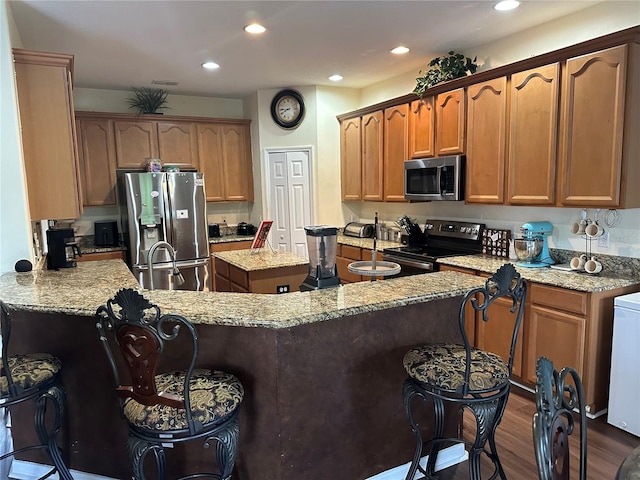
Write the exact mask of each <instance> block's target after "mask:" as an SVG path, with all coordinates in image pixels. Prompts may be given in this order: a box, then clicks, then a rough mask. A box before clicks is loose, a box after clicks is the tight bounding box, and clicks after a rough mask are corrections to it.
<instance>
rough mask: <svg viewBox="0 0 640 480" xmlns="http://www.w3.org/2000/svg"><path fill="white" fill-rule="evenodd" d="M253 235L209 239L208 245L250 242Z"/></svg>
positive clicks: (233, 235) (234, 235)
mask: <svg viewBox="0 0 640 480" xmlns="http://www.w3.org/2000/svg"><path fill="white" fill-rule="evenodd" d="M253 237H255V235H237V234H232V235H224V236H222V237H209V243H210V244H211V243H229V242H251V241H253Z"/></svg>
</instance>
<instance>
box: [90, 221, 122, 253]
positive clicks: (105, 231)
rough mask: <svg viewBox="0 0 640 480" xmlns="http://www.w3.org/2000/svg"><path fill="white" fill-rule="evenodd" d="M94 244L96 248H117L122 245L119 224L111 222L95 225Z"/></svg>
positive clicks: (96, 223) (95, 223)
mask: <svg viewBox="0 0 640 480" xmlns="http://www.w3.org/2000/svg"><path fill="white" fill-rule="evenodd" d="M93 235H94V236H93V242H94V245H95V246H96V247H117V246H118V245H120V236H119V235H118V222H117V221H116V220H110V221H105V222H94V223H93Z"/></svg>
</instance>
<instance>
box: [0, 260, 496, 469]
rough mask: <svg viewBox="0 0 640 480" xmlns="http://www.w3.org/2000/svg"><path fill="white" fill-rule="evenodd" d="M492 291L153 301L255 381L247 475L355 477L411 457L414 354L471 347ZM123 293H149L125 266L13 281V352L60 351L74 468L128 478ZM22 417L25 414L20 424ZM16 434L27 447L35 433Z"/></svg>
mask: <svg viewBox="0 0 640 480" xmlns="http://www.w3.org/2000/svg"><path fill="white" fill-rule="evenodd" d="M482 283H483V280H482V279H480V278H477V277H474V276H471V275H465V274H460V273H456V272H442V273H436V274H430V275H420V276H414V277H406V278H398V279H390V280H385V281H384V282H362V283H358V284H352V285H345V286H343V287H335V288H330V289H325V290H318V291H312V292H293V293H288V294H284V295H262V294H251V293H248V294H247V293H244V294H239V293H211V292H187V291H161V290H154V291H147V290H142V294H143V295H144V296H145V297H146V298H148V299H149V300H150V301H152V302H154V303H156V304H158V305H159V306H160V308H161V309H162V311H163V312H173V313H178V314H181V315H184V316H185V317H187V318H189V319H191V320H192V321H193V322H194V323H195V325H196V329H197V331H198V335H199V338H200V344H201V349H200V356H199V362H198V364H199V365H202V366H205V367H215V368H220V369H222V370H226V371H229V372H230V373H233V374H235V375H236V376H237V377H238V378H239V379H240V381H241V382H242V383H243V385H244V387H245V390H246V396H245V399H244V401H243V404H242V406H241V410H240V445H239V450H238V459H237V464H236V465H237V475H236V476H234V478H236V479H238V480H242V479H248V480H251V479H260V480H271V479H273V480H289V479H291V480H293V479H295V480H298V479H301V478H309V479H312V478H313V479H323V478H324V479H332V480H334V479H335V480H341V479H345V480H352V479H364V478H367V477H370V476H373V475H375V474H377V473H379V472H381V471H385V470H387V469H389V468H392V467H395V466H397V465H401V464H404V463H406V462H408V461H409V460H410V458H411V455H412V452H413V442H414V439H413V436H412V434H411V431H410V428H409V426H408V423H407V419H406V417H405V414H404V409H403V405H402V398H401V394H400V393H401V389H402V383H403V381H404V379H405V377H406V374H405V372H404V369H403V367H402V357H403V356H404V354H405V353H406V351H407V350H408V349H409V348H410V347H411V346H413V345H415V344H418V343H428V342H440V341H457V340H459V338H460V337H459V332H458V326H457V310H458V307H459V304H460V300H461V296H462V295H463V294H464V293H465V292H466V291H468V290H469V289H471V288H473V287H476V286H478V285H480V284H482ZM121 287H131V288H139V286H137V284H136V281H135V279H134V277H133V276H132V275H131V273H130V272H129V270H128V269H127V267H126V265H125V264H124V263H123V262H121V261H119V260H108V261H97V262H88V263H84V264H79V265H78V267H77V268H73V269H65V270H60V271H58V272H55V271H48V270H41V269H38V268H37V269H36V270H35V271H33V272H29V273H23V274H17V273H7V274H4V275H2V276H0V298H1V299H2V300H3V301H4V302H5V303H6V304H7V305H8V306H9V308H10V310H11V312H12V317H13V319H14V323H13V331H12V346H13V353H20V352H27V351H30V352H35V351H48V352H50V353H52V354H55V355H57V356H58V357H59V358H61V360H62V361H63V380H64V383H65V386H66V389H67V397H68V412H69V428H68V438H69V441H70V442H71V445H72V448H71V459H70V463H71V467H72V468H73V469H77V470H81V471H87V472H92V473H97V474H101V475H106V476H109V477H113V478H127V476H128V466H127V465H128V462H127V461H126V453H125V447H124V446H125V442H126V437H127V430H126V425H125V422H123V421H122V420H121V419H120V418H119V414H118V411H117V406H116V397H115V392H114V388H113V384H112V380H111V377H110V370H109V366H108V364H107V361H106V359H105V358H104V353H103V352H102V351H101V350H100V348H99V343H98V335H97V331H96V328H95V322H94V319H93V315H94V312H95V310H96V308H97V307H98V306H99V305H101V304H103V303H104V302H105V301H106V300H107V299H108V298H110V297H112V296H113V295H114V294H115V292H116V290H117V289H119V288H121ZM24 415H26V413H25V414H24ZM23 418H24V417H23ZM23 418H21V414H20V412H18V414H17V415H16V416H15V417H14V424H15V425H19V424H21V422H22V421H27V420H26V419H23ZM13 433H14V439H15V441H16V444H17V445H20V444H22V443H25V442H26V437H27V436H28V435H30V434H31V433H30V432H28V431H23V430H21V429H17V428H16V429H14V432H13ZM168 455H169V458H170V459H171V458H172V457H174V458H175V457H176V456H178V457H180V459H179V461H178V462H171V460H170V461H169V463H170V465H173V466H175V465H176V463H178V464H180V463H184V464H189V465H192V466H193V465H202V464H203V463H204V464H206V463H205V462H210V461H211V459H212V458H213V457H214V456H215V451H214V450H213V449H209V450H204V451H203V450H202V449H201V448H200V447H199V446H197V445H191V446H188V447H184V446H179V447H177V448H175V449H174V451H171V452H169V453H168ZM28 458H29V459H33V461H37V462H41V463H45V460H44V459H42V458H41V457H38V456H37V455H36V456H35V457H31V456H29V457H28ZM177 473H178V472H170V474H171V476H176V475H174V474H177Z"/></svg>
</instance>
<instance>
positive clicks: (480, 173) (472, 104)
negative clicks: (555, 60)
mask: <svg viewBox="0 0 640 480" xmlns="http://www.w3.org/2000/svg"><path fill="white" fill-rule="evenodd" d="M467 94H468V95H467V96H468V103H469V111H468V117H467V134H468V137H467V178H468V181H467V190H466V196H465V199H466V201H467V202H468V203H503V202H504V180H505V152H506V137H507V79H506V77H500V78H496V79H493V80H488V81H486V82H482V83H478V84H475V85H471V86H469V89H468V92H467Z"/></svg>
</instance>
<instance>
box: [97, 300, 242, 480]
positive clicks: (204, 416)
mask: <svg viewBox="0 0 640 480" xmlns="http://www.w3.org/2000/svg"><path fill="white" fill-rule="evenodd" d="M96 319H97V324H96V327H97V328H98V332H99V336H100V341H101V342H102V345H103V347H104V350H105V352H106V354H107V358H108V360H109V364H110V365H111V368H112V370H113V375H114V378H115V385H116V393H117V395H118V397H119V404H120V412H121V414H122V417H123V418H124V419H125V420H126V421H127V425H128V428H129V440H128V442H127V451H128V455H129V459H130V462H131V466H132V470H133V475H134V478H135V479H136V480H144V479H145V478H154V479H158V480H162V479H164V478H165V476H166V458H165V451H164V447H165V446H173V444H177V443H182V442H186V441H189V440H194V439H202V440H203V445H204V447H209V444H210V442H212V441H213V440H215V441H216V442H217V447H216V463H217V466H218V469H219V471H220V473H219V474H218V473H196V474H193V475H187V476H184V477H181V478H182V479H187V478H189V479H191V478H200V477H207V478H216V479H219V480H229V479H230V478H231V473H232V470H233V467H234V464H235V457H236V451H237V447H238V436H239V427H238V410H239V407H240V403H241V402H242V399H243V396H244V390H243V387H242V384H241V383H240V381H239V380H238V379H237V378H236V377H235V376H233V375H231V374H229V373H225V372H222V371H218V370H205V369H196V368H195V364H196V359H197V357H198V335H197V333H196V330H195V328H194V327H193V325H192V324H191V323H190V322H189V321H188V320H187V319H186V318H184V317H182V316H180V315H173V314H164V315H162V314H161V312H160V308H159V307H158V306H157V305H154V304H152V303H150V302H149V301H148V300H147V299H145V298H144V297H143V296H142V295H140V294H139V293H138V292H136V291H135V290H132V289H130V288H128V289H121V290H119V291H118V292H117V293H116V295H115V296H114V297H113V298H112V299H110V300H108V301H107V303H106V304H105V305H102V306H100V307H99V308H98V310H97V311H96ZM174 341H175V343H174V344H173V345H174V346H178V345H179V351H176V350H175V348H173V349H172V348H170V345H169V344H170V343H171V342H174ZM169 355H171V357H169ZM163 356H165V357H167V358H172V359H176V358H182V359H184V361H185V365H183V366H180V367H179V368H178V369H176V367H178V366H177V365H175V364H172V365H171V367H172V368H171V370H166V369H165V370H164V371H162V372H160V373H159V372H158V370H160V368H159V366H160V365H162V358H163ZM172 361H175V360H172ZM181 367H185V369H184V370H180V368H181ZM150 453H153V456H154V458H155V468H156V471H155V475H152V476H151V477H145V472H144V464H145V457H146V456H147V455H148V454H150Z"/></svg>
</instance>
